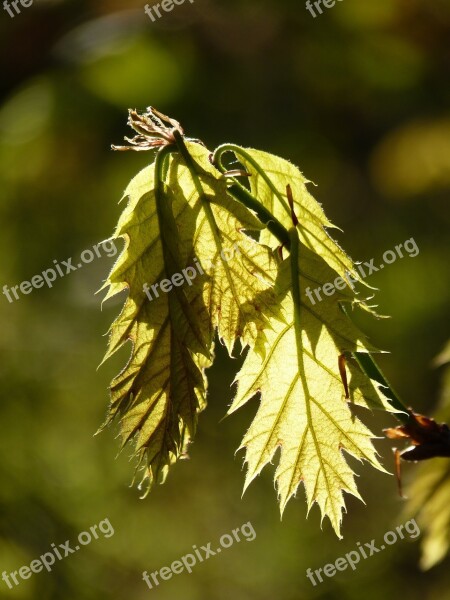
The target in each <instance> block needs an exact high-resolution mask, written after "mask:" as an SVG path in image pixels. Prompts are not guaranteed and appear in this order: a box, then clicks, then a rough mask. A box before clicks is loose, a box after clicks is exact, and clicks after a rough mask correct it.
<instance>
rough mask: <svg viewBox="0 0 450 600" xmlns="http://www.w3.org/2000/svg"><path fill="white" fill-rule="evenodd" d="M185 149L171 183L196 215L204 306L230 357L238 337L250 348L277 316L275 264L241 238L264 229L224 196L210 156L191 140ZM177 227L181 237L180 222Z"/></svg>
mask: <svg viewBox="0 0 450 600" xmlns="http://www.w3.org/2000/svg"><path fill="white" fill-rule="evenodd" d="M186 148H187V150H188V152H189V155H190V156H191V158H192V161H193V164H192V165H190V164H186V160H185V159H184V158H183V157H182V156H180V155H178V156H177V157H176V158H175V159H174V163H173V166H172V168H171V169H170V175H169V185H170V186H171V187H172V189H174V190H176V191H177V194H180V195H182V196H183V197H184V199H185V202H186V204H188V205H189V209H190V210H191V211H192V213H193V214H194V215H196V230H195V234H194V239H193V251H194V253H195V256H196V257H197V259H198V261H199V263H200V264H201V266H202V269H203V270H204V271H205V273H206V275H207V277H206V280H205V285H204V288H203V302H204V304H205V305H206V306H208V311H209V315H210V319H211V324H212V326H213V327H214V328H217V330H218V334H219V338H220V339H221V340H223V342H224V344H225V345H226V347H227V349H228V351H229V353H230V355H231V354H232V352H233V346H234V343H235V341H236V340H237V339H241V341H242V344H243V346H246V345H250V346H254V345H255V342H256V339H257V337H258V334H259V332H262V331H263V330H264V329H265V328H267V327H268V326H269V319H270V318H273V317H276V316H278V315H279V309H278V307H277V305H276V301H275V298H274V295H273V293H271V287H272V285H273V281H274V279H275V277H276V271H277V262H276V260H275V258H274V256H273V254H272V252H271V251H270V249H269V248H267V247H265V246H262V245H260V244H258V243H257V242H256V241H255V240H254V239H252V238H251V237H249V236H248V235H246V234H245V232H244V230H248V231H258V230H260V229H262V227H263V226H262V224H261V223H260V221H259V220H258V219H257V218H256V217H255V216H254V215H253V213H252V212H250V211H249V210H248V209H247V208H245V207H244V206H242V205H241V204H240V203H239V202H236V200H234V199H233V198H232V197H231V196H230V195H229V194H228V191H227V182H226V179H225V178H224V177H223V176H222V175H221V174H220V173H219V171H217V170H216V169H215V168H214V167H213V166H212V165H211V163H210V160H209V157H210V152H209V151H208V150H207V149H206V148H205V147H204V146H203V145H201V144H197V143H193V142H188V143H187V144H186ZM193 184H194V186H195V187H193ZM178 227H179V229H180V232H181V233H183V231H184V228H185V225H184V223H183V222H182V221H180V222H179V223H178ZM263 292H265V293H263Z"/></svg>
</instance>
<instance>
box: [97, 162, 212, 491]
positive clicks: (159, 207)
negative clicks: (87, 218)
mask: <svg viewBox="0 0 450 600" xmlns="http://www.w3.org/2000/svg"><path fill="white" fill-rule="evenodd" d="M170 160H171V159H170ZM155 170H156V165H155V164H153V165H150V166H149V167H147V168H145V169H144V170H143V171H141V172H140V173H139V174H138V175H137V176H136V177H135V178H134V179H133V180H132V181H131V183H130V185H129V186H128V188H127V189H126V191H125V196H124V197H125V198H127V199H128V205H127V207H126V208H125V210H124V212H123V213H122V215H121V217H120V220H119V223H118V225H117V228H116V231H115V234H114V237H115V238H123V239H124V240H125V248H124V251H123V252H122V254H121V255H120V257H119V259H118V261H117V263H116V264H115V266H114V268H113V270H112V272H111V274H110V276H109V278H108V280H107V282H106V284H105V287H106V286H108V287H109V290H108V293H107V295H106V298H105V300H106V299H108V298H110V297H111V296H113V295H115V294H117V293H118V292H121V291H123V290H128V298H127V300H126V302H125V305H124V308H123V310H122V312H121V314H120V315H119V317H118V318H117V319H116V321H115V322H114V323H113V325H112V327H111V332H110V339H109V347H108V351H107V353H106V356H105V360H106V359H107V358H108V357H110V356H111V355H112V354H113V353H114V352H116V351H117V350H118V349H119V348H120V347H121V346H122V345H123V344H124V343H125V342H127V341H128V340H130V341H131V342H132V353H131V357H130V359H129V362H128V364H127V366H126V368H125V369H124V370H123V371H122V372H121V373H120V374H119V375H118V376H117V377H116V378H115V379H114V380H113V382H112V384H111V405H110V409H109V414H108V418H107V423H110V422H111V421H112V420H113V419H114V418H115V417H119V419H120V430H121V438H122V446H123V445H125V444H126V443H127V442H128V441H130V440H134V443H135V453H136V455H137V457H138V459H139V463H144V476H143V480H147V484H148V485H147V489H150V487H151V485H152V484H153V483H154V482H155V481H161V482H163V481H164V479H165V477H166V475H167V472H168V468H169V466H170V465H171V464H173V463H174V462H175V461H176V460H177V459H178V458H180V457H182V456H184V455H185V454H186V452H187V448H188V445H189V443H190V441H191V439H192V437H193V436H194V433H195V429H196V423H197V414H198V413H199V412H200V411H201V410H203V408H204V407H205V404H206V401H205V393H206V379H205V376H204V368H205V367H206V366H208V365H209V364H210V349H211V341H212V331H211V328H210V327H209V319H208V315H207V312H206V307H205V306H204V305H202V303H201V301H200V302H199V298H198V292H196V291H195V290H194V289H192V288H191V287H190V286H183V287H175V286H174V287H173V290H172V293H169V294H168V293H163V292H162V291H161V290H160V292H159V294H158V295H157V296H156V294H155V297H153V299H152V300H151V301H150V300H149V298H148V297H147V295H146V294H145V293H144V291H143V286H144V284H146V283H148V282H150V283H154V282H160V281H161V280H162V279H165V278H167V279H170V277H171V276H172V275H173V274H174V273H179V272H181V271H182V269H183V268H184V267H185V266H186V264H187V263H188V261H189V259H190V256H191V254H192V242H188V241H187V240H181V239H180V238H179V237H178V235H177V229H176V224H175V218H174V216H173V215H175V217H176V218H179V219H180V218H183V219H184V220H185V225H186V227H189V226H190V227H195V222H193V221H192V219H190V218H189V211H187V210H186V205H185V202H184V199H183V198H182V197H177V196H176V195H175V194H173V193H172V192H171V190H170V189H168V188H167V189H163V188H162V189H160V190H158V189H157V186H156V183H155ZM183 242H184V243H183Z"/></svg>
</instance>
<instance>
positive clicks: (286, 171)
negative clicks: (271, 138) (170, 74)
mask: <svg viewBox="0 0 450 600" xmlns="http://www.w3.org/2000/svg"><path fill="white" fill-rule="evenodd" d="M230 148H233V151H234V152H235V154H236V156H237V158H238V160H239V162H240V163H242V165H243V166H244V168H245V170H246V171H247V172H248V173H250V177H249V178H248V181H249V185H250V191H251V193H252V195H253V196H254V197H256V198H257V199H258V200H259V202H261V204H262V205H263V206H264V207H265V208H266V209H268V210H269V211H270V212H271V213H272V214H273V215H274V217H276V219H278V221H279V222H280V223H281V224H282V225H284V226H285V227H286V229H289V228H290V226H291V224H292V219H291V209H290V206H289V202H288V198H287V195H286V186H287V185H290V186H291V189H292V194H293V198H294V209H295V213H296V215H297V218H298V220H299V221H300V223H301V227H300V228H299V236H300V241H301V242H302V243H303V244H304V245H305V246H307V247H308V248H309V249H310V250H312V251H313V252H315V253H317V254H318V255H319V256H321V257H322V258H323V259H324V260H325V261H326V262H327V263H328V265H329V266H330V267H331V268H332V269H334V270H335V271H336V272H337V274H338V275H340V276H341V277H343V278H344V279H346V280H347V281H348V276H349V275H351V276H352V277H353V278H354V279H356V280H357V281H360V276H359V274H358V272H357V271H356V270H355V267H354V264H353V263H352V261H351V259H350V258H349V257H348V256H346V254H345V253H344V252H343V251H342V250H341V248H340V247H339V246H338V244H337V243H336V242H335V241H334V240H333V239H332V238H331V237H330V236H329V234H328V233H327V230H326V228H336V227H335V226H334V225H333V224H332V223H331V222H330V221H329V220H328V219H327V217H326V216H325V213H324V211H323V209H322V207H321V206H320V204H319V203H318V202H317V201H316V200H315V199H314V198H313V197H312V196H311V194H310V193H309V191H308V189H307V187H306V184H307V183H309V181H308V179H306V178H305V177H304V176H303V174H302V173H301V171H300V170H299V169H298V168H297V167H296V166H295V165H293V164H292V163H291V162H289V161H287V160H285V159H283V158H279V157H278V156H274V155H273V154H269V153H267V152H262V151H261V150H254V149H252V148H239V147H238V146H233V147H232V146H230ZM260 241H261V243H263V244H267V245H269V246H276V245H277V241H276V240H275V238H274V237H273V235H272V234H271V233H270V231H269V230H268V229H265V230H264V231H263V232H262V233H261V238H260Z"/></svg>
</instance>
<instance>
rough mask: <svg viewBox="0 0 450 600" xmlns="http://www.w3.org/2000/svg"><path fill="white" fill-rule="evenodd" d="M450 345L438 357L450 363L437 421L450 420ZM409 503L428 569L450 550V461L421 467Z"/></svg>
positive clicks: (411, 486) (440, 460)
mask: <svg viewBox="0 0 450 600" xmlns="http://www.w3.org/2000/svg"><path fill="white" fill-rule="evenodd" d="M448 363H450V342H449V343H448V344H447V346H446V348H444V350H443V352H442V353H441V354H440V355H439V356H438V357H437V359H436V364H437V365H443V364H447V367H446V370H445V373H444V384H443V386H442V393H441V400H440V408H439V410H438V411H437V415H436V418H437V419H439V420H440V421H441V420H442V421H445V422H447V423H448V422H449V421H450V367H449V366H448ZM406 495H407V497H408V502H407V505H406V507H405V509H404V511H403V513H404V515H405V518H409V517H411V516H413V517H416V518H417V521H418V522H419V525H420V529H421V531H422V542H421V546H422V557H421V561H420V565H421V567H422V568H423V569H424V570H427V569H430V568H431V567H433V566H435V565H437V564H438V563H439V562H441V561H442V560H443V559H444V558H445V556H446V555H447V554H448V552H449V549H450V460H449V459H446V458H438V459H437V458H434V459H433V460H432V461H427V463H426V464H425V463H424V464H422V465H420V466H418V467H417V468H416V470H415V473H414V479H412V480H411V483H410V484H409V485H408V486H407V493H406Z"/></svg>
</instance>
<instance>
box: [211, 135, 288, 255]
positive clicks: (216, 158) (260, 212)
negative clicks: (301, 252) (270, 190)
mask: <svg viewBox="0 0 450 600" xmlns="http://www.w3.org/2000/svg"><path fill="white" fill-rule="evenodd" d="M238 149H239V147H238V146H236V147H235V146H233V145H232V144H224V145H222V146H219V147H218V148H216V150H215V152H214V154H213V164H214V165H215V166H216V167H217V168H218V170H219V171H220V172H221V173H226V172H227V168H226V167H225V166H224V164H223V163H222V155H223V154H225V152H234V154H237V150H238ZM249 160H250V161H251V162H252V164H253V161H252V160H251V157H249ZM255 168H256V169H257V166H255ZM258 171H259V172H260V170H259V169H258ZM261 175H262V172H261ZM262 176H263V175H262ZM231 180H232V181H233V182H234V183H233V185H231V186H230V187H229V188H228V191H229V193H230V194H231V195H232V196H233V198H235V200H237V201H238V202H240V203H241V204H243V205H244V206H246V207H247V208H248V209H250V210H252V211H253V212H254V213H256V216H257V217H258V219H259V220H260V221H261V223H264V225H266V227H267V229H268V230H269V231H270V233H272V234H273V235H274V236H275V237H276V238H277V240H278V241H279V242H280V244H281V245H282V246H284V247H285V248H287V249H288V250H290V247H291V240H290V237H289V232H288V230H287V229H286V227H284V225H282V224H281V223H280V221H279V220H278V219H277V218H276V217H274V216H273V214H272V213H271V212H270V211H269V210H268V209H267V208H266V207H265V206H263V205H262V204H261V202H259V200H257V199H256V198H255V197H254V196H253V195H252V194H251V193H250V192H249V191H248V189H247V188H246V187H244V186H243V185H242V184H241V183H240V181H238V179H236V177H231ZM268 183H270V180H269V182H268ZM274 193H277V194H278V192H276V191H275V192H274Z"/></svg>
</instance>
